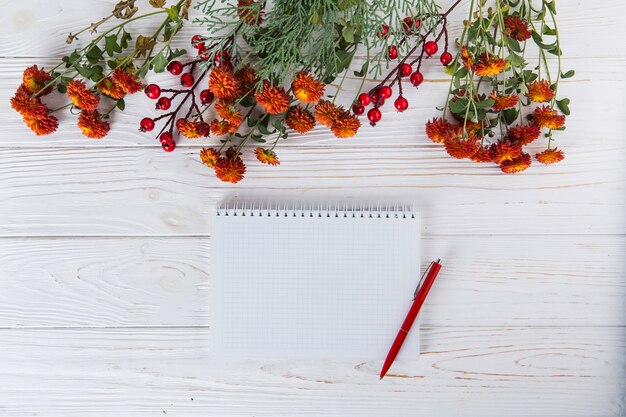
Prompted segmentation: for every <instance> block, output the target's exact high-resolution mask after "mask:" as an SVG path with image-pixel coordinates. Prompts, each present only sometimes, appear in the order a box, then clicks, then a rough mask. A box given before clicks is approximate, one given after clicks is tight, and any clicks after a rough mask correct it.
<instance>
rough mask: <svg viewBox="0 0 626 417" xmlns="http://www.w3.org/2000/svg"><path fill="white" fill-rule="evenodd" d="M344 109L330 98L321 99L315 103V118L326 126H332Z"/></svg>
mask: <svg viewBox="0 0 626 417" xmlns="http://www.w3.org/2000/svg"><path fill="white" fill-rule="evenodd" d="M342 111H343V110H342V109H340V108H338V107H337V106H335V105H334V104H333V103H331V102H330V101H328V100H320V101H319V102H318V103H317V104H316V105H315V120H317V121H318V122H319V123H320V124H323V125H324V126H328V127H331V126H332V125H333V124H334V123H335V120H337V117H338V116H339V114H341V112H342Z"/></svg>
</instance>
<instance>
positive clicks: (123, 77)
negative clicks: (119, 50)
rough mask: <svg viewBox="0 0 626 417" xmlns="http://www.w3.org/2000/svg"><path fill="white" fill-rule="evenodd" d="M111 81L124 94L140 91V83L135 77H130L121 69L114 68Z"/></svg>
mask: <svg viewBox="0 0 626 417" xmlns="http://www.w3.org/2000/svg"><path fill="white" fill-rule="evenodd" d="M113 81H115V83H116V84H117V85H118V86H119V88H120V89H121V90H122V91H123V92H125V93H126V94H135V93H136V92H138V91H140V90H141V87H142V85H141V82H140V81H139V79H138V78H137V77H136V76H135V75H131V74H129V73H128V72H126V71H124V70H122V69H121V68H115V70H114V71H113Z"/></svg>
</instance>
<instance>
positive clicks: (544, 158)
mask: <svg viewBox="0 0 626 417" xmlns="http://www.w3.org/2000/svg"><path fill="white" fill-rule="evenodd" d="M535 158H536V159H537V161H539V162H541V163H542V164H546V165H549V164H554V163H557V162H559V161H562V160H563V158H565V156H564V155H563V151H561V150H559V148H554V149H546V150H545V151H543V152H539V153H538V154H536V155H535Z"/></svg>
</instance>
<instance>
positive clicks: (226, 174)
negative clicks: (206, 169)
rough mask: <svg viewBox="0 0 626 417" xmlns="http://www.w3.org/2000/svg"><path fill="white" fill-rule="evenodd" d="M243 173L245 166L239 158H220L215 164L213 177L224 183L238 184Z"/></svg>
mask: <svg viewBox="0 0 626 417" xmlns="http://www.w3.org/2000/svg"><path fill="white" fill-rule="evenodd" d="M245 173H246V166H245V164H244V163H243V161H242V160H241V158H240V157H239V156H237V157H229V156H228V155H227V156H226V157H223V156H222V157H220V158H218V160H217V162H216V163H215V176H217V178H219V179H220V180H222V181H224V182H231V183H233V184H235V183H238V182H239V181H241V180H242V179H243V174H245Z"/></svg>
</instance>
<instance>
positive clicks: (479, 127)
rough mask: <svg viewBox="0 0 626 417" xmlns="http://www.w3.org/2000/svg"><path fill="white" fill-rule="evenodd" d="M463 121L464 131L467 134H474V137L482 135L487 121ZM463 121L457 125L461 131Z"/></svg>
mask: <svg viewBox="0 0 626 417" xmlns="http://www.w3.org/2000/svg"><path fill="white" fill-rule="evenodd" d="M464 123H465V132H467V134H468V135H470V136H474V137H476V138H479V137H482V136H483V135H484V128H486V127H487V121H486V120H483V121H482V122H481V123H479V122H472V121H471V120H467V121H466V122H464ZM463 127H464V126H463V123H461V125H460V126H459V128H460V129H461V131H462V130H463Z"/></svg>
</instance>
